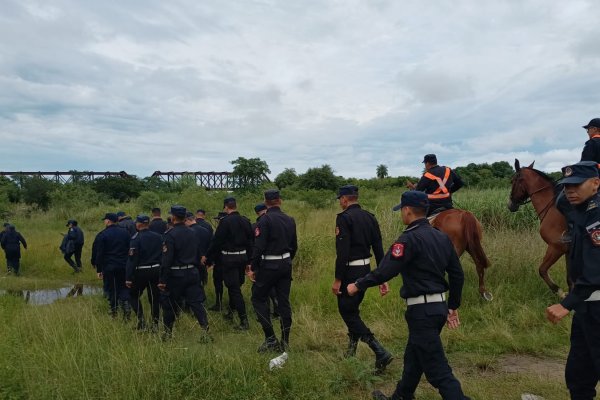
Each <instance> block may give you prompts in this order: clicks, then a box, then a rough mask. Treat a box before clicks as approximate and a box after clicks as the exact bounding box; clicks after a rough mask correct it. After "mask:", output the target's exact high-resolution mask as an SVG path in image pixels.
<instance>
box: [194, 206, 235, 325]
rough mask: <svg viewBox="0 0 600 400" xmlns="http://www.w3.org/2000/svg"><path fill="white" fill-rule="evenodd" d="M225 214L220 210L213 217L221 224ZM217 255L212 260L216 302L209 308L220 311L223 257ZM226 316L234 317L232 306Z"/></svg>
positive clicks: (221, 304)
mask: <svg viewBox="0 0 600 400" xmlns="http://www.w3.org/2000/svg"><path fill="white" fill-rule="evenodd" d="M225 216H227V213H225V212H223V211H219V214H217V216H216V217H214V218H213V219H214V220H215V221H217V224H219V223H220V221H221V220H222V219H223V218H224V217H225ZM196 221H198V219H196ZM211 239H212V237H211ZM217 256H218V255H217ZM217 256H216V257H215V258H214V259H212V260H211V262H212V281H213V286H214V287H215V304H214V305H213V306H211V307H209V308H208V309H209V310H210V311H218V312H220V311H221V309H222V307H223V266H222V265H221V264H222V263H221V257H220V256H218V257H217ZM226 318H227V319H233V311H231V307H230V308H229V310H228V313H227V315H226Z"/></svg>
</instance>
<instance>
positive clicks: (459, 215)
mask: <svg viewBox="0 0 600 400" xmlns="http://www.w3.org/2000/svg"><path fill="white" fill-rule="evenodd" d="M430 223H431V225H432V226H433V227H434V228H437V229H439V230H440V231H442V232H444V233H445V234H446V235H448V237H450V240H451V241H452V244H453V245H454V249H455V250H456V254H458V257H460V256H462V255H463V253H464V252H465V251H466V252H467V253H469V255H470V256H471V258H472V259H473V262H474V263H475V268H476V269H477V276H478V277H479V295H480V296H481V297H482V298H484V299H485V300H487V301H491V300H492V299H493V298H494V296H492V293H490V292H489V291H488V290H487V289H486V288H485V283H484V274H485V270H486V268H488V267H489V266H490V260H489V259H488V258H487V256H486V254H485V252H484V251H483V247H482V246H481V240H482V238H483V229H482V227H481V222H479V220H478V219H477V218H476V217H475V216H474V215H473V214H472V213H471V212H469V211H466V210H459V209H456V208H451V209H449V210H444V211H442V212H440V213H439V214H435V215H434V216H432V217H430Z"/></svg>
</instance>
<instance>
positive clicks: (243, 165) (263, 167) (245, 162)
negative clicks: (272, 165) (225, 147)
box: [231, 157, 271, 190]
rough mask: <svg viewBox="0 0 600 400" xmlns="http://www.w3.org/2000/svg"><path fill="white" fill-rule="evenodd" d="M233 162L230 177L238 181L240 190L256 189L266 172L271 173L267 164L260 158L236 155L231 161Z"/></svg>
mask: <svg viewBox="0 0 600 400" xmlns="http://www.w3.org/2000/svg"><path fill="white" fill-rule="evenodd" d="M231 164H233V173H232V178H233V179H235V180H236V181H237V183H238V187H239V188H240V189H242V190H248V189H256V188H258V187H259V186H260V184H261V183H263V181H264V180H265V178H266V176H267V174H270V173H271V170H270V169H269V165H268V164H267V162H266V161H263V160H261V159H260V158H244V157H238V158H237V160H233V161H231Z"/></svg>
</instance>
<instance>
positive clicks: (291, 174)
mask: <svg viewBox="0 0 600 400" xmlns="http://www.w3.org/2000/svg"><path fill="white" fill-rule="evenodd" d="M297 181H298V174H296V170H295V169H294V168H286V169H284V170H283V171H282V172H281V173H280V174H279V175H277V177H276V178H275V185H276V186H277V188H279V189H280V190H281V189H283V188H285V187H288V186H292V185H293V184H294V183H296V182H297Z"/></svg>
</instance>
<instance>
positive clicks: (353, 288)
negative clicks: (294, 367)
mask: <svg viewBox="0 0 600 400" xmlns="http://www.w3.org/2000/svg"><path fill="white" fill-rule="evenodd" d="M346 291H348V295H350V296H354V295H355V294H356V293H358V287H357V286H356V284H354V283H351V284H349V285H348V286H347V287H346Z"/></svg>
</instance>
